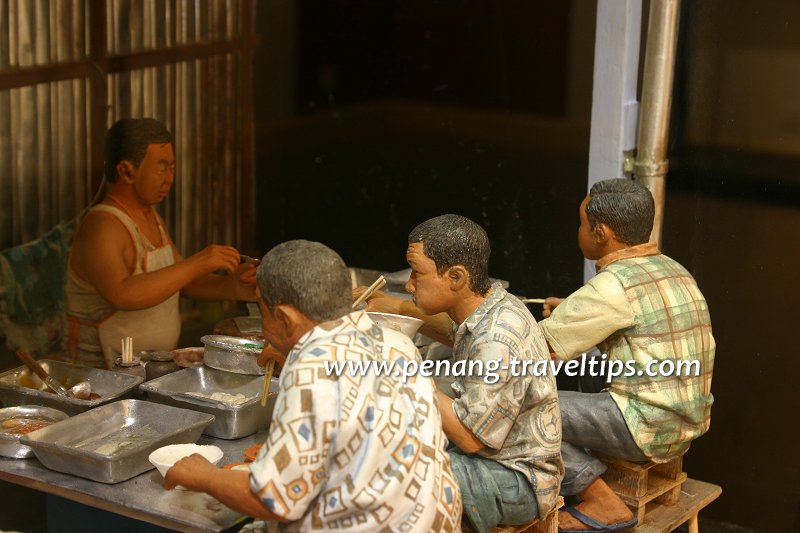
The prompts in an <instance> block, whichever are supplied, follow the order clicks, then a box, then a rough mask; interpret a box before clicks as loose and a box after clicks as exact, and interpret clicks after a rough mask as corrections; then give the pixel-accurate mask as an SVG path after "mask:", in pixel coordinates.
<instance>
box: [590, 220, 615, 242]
mask: <svg viewBox="0 0 800 533" xmlns="http://www.w3.org/2000/svg"><path fill="white" fill-rule="evenodd" d="M610 230H611V228H609V227H608V226H607V225H606V224H605V223H603V222H601V223H600V224H598V225H597V226H595V227H594V229H592V237H594V241H595V243H597V244H604V243H605V242H607V241H608V237H609V235H610Z"/></svg>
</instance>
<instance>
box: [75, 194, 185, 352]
mask: <svg viewBox="0 0 800 533" xmlns="http://www.w3.org/2000/svg"><path fill="white" fill-rule="evenodd" d="M91 211H102V212H104V213H108V214H110V215H113V216H115V217H117V218H118V219H119V220H120V222H122V223H123V225H124V226H125V227H126V228H127V230H128V232H129V233H130V235H131V239H132V240H133V243H134V246H135V248H136V258H135V261H134V269H133V275H136V274H141V273H143V272H153V271H156V270H160V269H162V268H165V267H168V266H170V265H173V264H175V257H174V255H173V253H172V246H171V245H170V241H169V238H168V237H167V235H166V232H165V231H164V229H163V228H162V227H161V224H160V223H159V225H158V229H159V231H160V232H161V242H162V244H163V245H162V246H161V247H159V248H156V247H155V246H153V245H152V244H151V243H150V241H149V240H148V239H147V238H146V237H145V236H144V235H142V233H141V232H140V231H139V228H138V226H137V225H136V223H135V222H134V221H133V220H132V219H131V218H130V217H129V216H128V215H127V214H126V213H125V212H124V211H122V210H120V209H118V208H116V207H113V206H110V205H105V204H100V205H96V206H94V207H93V208H92V209H91ZM91 211H90V212H91ZM68 264H69V263H68ZM66 294H67V318H68V319H69V322H70V335H69V348H70V354H71V357H72V359H73V361H74V362H76V363H79V364H83V365H87V366H104V367H105V368H111V366H112V365H113V364H114V360H115V359H116V358H117V356H118V355H119V353H120V352H121V350H122V348H121V339H123V338H125V337H133V349H134V353H136V352H139V351H141V350H174V349H175V348H176V347H177V344H178V337H179V336H180V333H181V317H180V308H179V304H180V293H178V292H176V293H175V294H173V295H172V296H170V297H169V298H167V299H166V300H164V301H163V302H161V303H160V304H158V305H155V306H153V307H150V308H147V309H139V310H136V311H120V310H115V309H114V308H113V307H112V306H111V304H110V303H108V301H106V300H105V299H104V298H103V297H102V296H100V294H99V293H98V292H97V290H96V289H95V288H94V286H93V285H91V284H90V283H87V282H85V281H83V280H82V279H80V278H79V277H78V276H77V275H76V274H75V272H73V270H72V268H70V267H69V266H68V267H67V285H66Z"/></svg>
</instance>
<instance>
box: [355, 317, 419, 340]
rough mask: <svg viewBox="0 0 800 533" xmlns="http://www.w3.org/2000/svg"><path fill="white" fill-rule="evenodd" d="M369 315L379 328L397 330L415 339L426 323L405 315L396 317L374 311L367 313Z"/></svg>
mask: <svg viewBox="0 0 800 533" xmlns="http://www.w3.org/2000/svg"><path fill="white" fill-rule="evenodd" d="M367 315H369V317H370V318H371V319H372V320H373V322H375V323H376V324H378V325H379V326H384V327H387V328H391V329H394V330H397V331H399V332H401V333H403V334H405V335H407V336H408V338H410V339H413V338H414V335H416V334H417V331H418V330H419V328H420V327H422V324H424V322H423V321H422V320H420V319H419V318H413V317H410V316H405V315H395V314H392V313H376V312H373V311H369V312H367Z"/></svg>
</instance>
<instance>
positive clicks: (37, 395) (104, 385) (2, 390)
mask: <svg viewBox="0 0 800 533" xmlns="http://www.w3.org/2000/svg"><path fill="white" fill-rule="evenodd" d="M40 362H41V363H42V364H46V365H47V367H48V368H49V373H50V375H51V376H53V378H54V379H55V380H56V381H58V382H59V383H61V384H62V385H64V386H65V387H67V388H69V387H71V386H72V385H75V384H76V383H78V382H80V381H88V382H89V383H90V384H91V386H92V394H95V393H96V394H98V395H99V398H97V399H94V400H79V399H77V398H63V397H61V396H59V395H57V394H55V393H53V392H51V391H50V389H47V388H46V387H45V389H46V390H39V389H32V388H28V387H25V386H23V385H20V380H21V379H23V380H27V381H30V380H31V373H30V371H29V370H28V368H27V367H25V366H20V367H17V368H14V369H12V370H9V371H7V372H3V373H2V374H0V401H2V402H3V405H4V406H5V407H12V406H15V405H31V404H33V405H42V406H45V407H52V408H53V409H58V410H59V411H64V412H65V413H67V414H68V415H75V414H78V413H82V412H84V411H88V410H89V409H93V408H95V407H98V406H100V405H105V404H107V403H111V402H113V401H116V400H119V399H121V398H126V397H128V396H130V395H132V394H133V393H134V391H135V390H136V387H138V386H139V384H140V383H141V382H142V381H144V380H143V379H142V378H141V377H138V376H131V375H128V374H121V373H119V372H112V371H110V370H102V369H100V368H89V367H85V366H79V365H73V364H70V363H63V362H61V361H48V360H43V361H40Z"/></svg>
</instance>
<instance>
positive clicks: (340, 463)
mask: <svg viewBox="0 0 800 533" xmlns="http://www.w3.org/2000/svg"><path fill="white" fill-rule="evenodd" d="M412 359H413V360H416V361H417V364H419V363H420V362H421V359H420V356H419V352H418V351H417V349H416V347H415V346H414V344H413V343H412V342H411V340H410V339H409V338H408V337H406V336H405V335H402V334H401V333H399V332H397V331H393V330H390V329H387V328H382V327H379V326H377V325H375V323H374V322H372V320H371V319H370V318H369V317H368V316H367V315H366V313H364V312H361V311H359V312H354V313H352V314H349V315H347V316H344V317H342V318H340V319H338V320H334V321H331V322H326V323H323V324H319V325H317V326H316V327H315V328H314V329H312V330H311V331H310V332H308V333H307V334H306V335H304V336H303V337H302V338H301V339H300V340H299V342H298V343H297V345H295V347H294V348H293V350H292V351H291V353H290V354H289V356H288V358H287V361H286V365H285V366H284V368H283V371H282V373H281V376H280V391H279V393H278V397H277V399H276V402H275V411H274V414H273V418H272V424H271V426H270V430H269V437H268V438H267V441H266V443H265V446H264V447H263V448H262V449H261V452H260V453H259V455H258V457H257V459H256V461H255V462H254V463H253V464H252V466H251V468H250V486H251V489H252V491H253V493H254V494H256V495H257V496H258V497H259V498H260V499H261V501H262V502H263V503H264V505H265V506H266V507H267V508H268V509H269V510H270V511H272V512H273V513H275V514H276V515H278V516H280V517H283V518H285V519H286V520H288V521H289V522H288V523H287V524H282V525H281V528H282V529H283V530H284V531H335V530H347V531H369V532H378V531H381V532H382V531H386V532H390V531H398V532H399V531H403V532H406V531H407V532H422V531H425V532H428V531H431V532H434V531H435V532H437V533H438V532H450V531H460V530H461V526H460V523H461V495H460V493H459V490H458V486H457V483H456V481H455V478H454V477H453V473H452V470H451V468H450V459H449V456H448V455H447V453H446V451H445V449H446V447H447V438H446V437H445V434H444V431H443V429H442V421H441V418H440V415H439V407H438V401H437V398H436V395H435V392H434V391H435V388H434V384H433V381H432V380H431V379H430V378H427V377H422V376H415V377H411V378H409V379H408V381H407V382H406V383H403V381H402V380H401V379H400V378H399V377H396V376H392V375H387V372H385V371H383V372H376V371H374V369H373V368H370V369H369V370H368V371H366V372H351V371H350V370H351V369H347V368H345V370H344V371H343V372H341V373H340V375H338V376H337V375H336V372H333V371H329V370H332V368H331V366H330V365H331V364H332V363H336V362H342V363H343V364H345V365H347V364H350V363H348V362H353V363H366V364H380V363H385V364H388V365H391V364H392V363H395V364H404V362H405V361H407V360H412ZM326 362H327V363H328V365H329V366H328V368H326V365H325V363H326Z"/></svg>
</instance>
